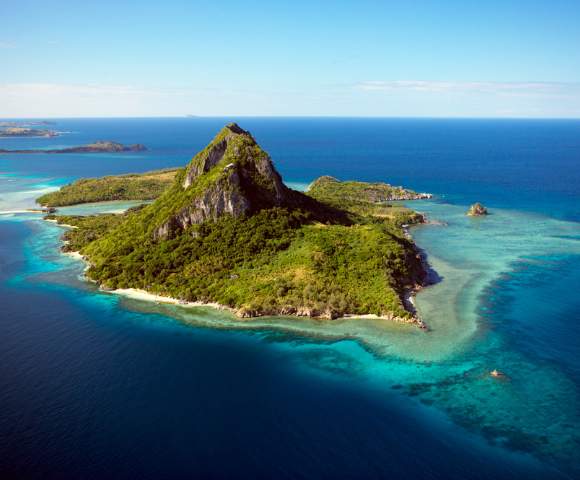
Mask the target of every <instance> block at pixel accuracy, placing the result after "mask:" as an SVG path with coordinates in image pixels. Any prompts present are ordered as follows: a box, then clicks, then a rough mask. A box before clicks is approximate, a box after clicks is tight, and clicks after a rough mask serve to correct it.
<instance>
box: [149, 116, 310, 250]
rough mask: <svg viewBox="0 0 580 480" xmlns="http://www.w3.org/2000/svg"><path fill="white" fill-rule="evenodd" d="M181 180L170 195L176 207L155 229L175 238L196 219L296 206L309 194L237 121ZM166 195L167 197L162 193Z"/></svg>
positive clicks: (156, 233)
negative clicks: (289, 181) (287, 181)
mask: <svg viewBox="0 0 580 480" xmlns="http://www.w3.org/2000/svg"><path fill="white" fill-rule="evenodd" d="M177 182H180V183H179V186H178V187H177V188H174V189H172V192H171V194H170V195H169V196H168V197H167V198H164V199H163V201H164V202H166V203H170V202H171V208H169V209H166V208H165V207H163V208H164V210H166V211H167V210H170V211H171V212H172V213H171V214H170V215H169V216H168V218H166V220H165V221H163V223H161V224H160V225H159V226H158V227H157V228H156V229H155V231H154V238H157V239H159V238H170V237H172V236H175V235H176V234H178V233H179V232H180V231H183V230H185V229H186V228H188V227H189V226H191V225H193V224H199V223H202V222H204V221H206V220H217V219H218V218H219V217H220V216H222V215H226V214H229V215H232V216H234V217H239V216H242V215H249V214H252V213H255V212H257V211H259V210H262V209H264V208H273V207H289V208H293V207H295V206H298V205H299V204H300V203H301V202H303V201H304V200H303V197H304V196H303V195H301V194H300V193H298V192H295V191H293V190H291V189H289V188H288V187H286V186H285V185H284V183H283V182H282V178H281V177H280V175H279V174H278V172H277V171H276V169H275V168H274V165H273V164H272V160H271V159H270V157H269V156H268V154H267V153H266V152H265V151H264V150H262V149H261V148H260V146H259V145H258V144H257V143H256V141H255V140H254V138H253V137H252V135H251V134H250V133H249V132H247V131H245V130H244V129H242V128H241V127H239V126H238V125H237V124H235V123H230V124H228V125H226V126H225V127H224V128H222V129H221V131H220V132H219V133H218V134H217V135H216V136H215V138H214V139H213V140H212V141H211V142H210V144H209V145H208V146H207V147H206V148H204V149H203V150H202V151H201V152H199V153H198V154H197V155H196V156H195V157H194V158H193V159H192V160H191V162H190V163H189V165H188V166H187V168H186V171H185V175H184V176H183V177H182V179H181V180H177ZM160 200H161V199H160Z"/></svg>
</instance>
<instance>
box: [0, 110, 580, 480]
mask: <svg viewBox="0 0 580 480" xmlns="http://www.w3.org/2000/svg"><path fill="white" fill-rule="evenodd" d="M232 120H236V121H238V123H239V124H240V125H241V126H242V127H243V128H245V129H248V130H250V131H251V132H252V134H253V135H254V136H255V138H256V139H257V141H258V142H259V143H260V144H261V145H262V146H263V147H264V148H265V149H266V150H267V151H268V152H269V153H270V155H271V156H272V158H273V160H274V162H275V164H276V166H277V168H278V169H279V171H280V172H281V174H282V176H283V177H284V179H285V181H286V182H287V183H288V184H289V185H291V186H293V187H294V188H299V189H304V188H306V186H307V185H308V183H309V182H311V181H312V180H313V179H315V178H316V177H318V176H320V175H323V174H326V175H333V176H335V177H338V178H340V179H344V180H346V179H359V180H366V181H386V182H389V183H392V184H395V185H404V186H406V187H409V188H412V189H414V190H418V191H424V192H430V193H433V194H435V198H434V199H433V200H430V201H416V202H408V204H409V205H410V206H411V207H412V208H415V209H416V210H419V211H422V212H425V213H426V214H427V215H428V217H429V219H430V220H431V221H432V224H430V225H425V226H420V227H415V228H413V229H412V232H411V233H412V235H413V237H414V238H415V241H416V242H417V244H418V245H419V246H420V247H421V248H422V249H423V250H424V251H425V252H426V253H427V255H428V260H429V262H430V264H431V266H432V267H433V269H434V270H435V271H436V272H437V274H438V276H439V280H440V281H439V282H438V283H436V284H435V285H433V286H431V287H428V288H426V289H424V290H423V291H422V292H420V293H419V295H418V296H417V298H416V303H417V308H418V310H419V312H420V314H421V315H422V317H423V319H424V320H425V321H426V323H427V324H429V326H430V327H431V331H430V332H428V333H424V332H420V331H418V330H417V329H414V328H410V327H407V326H399V325H389V324H385V322H381V321H377V320H363V319H348V320H337V321H334V322H332V323H329V322H320V321H313V320H307V319H284V318H261V319H256V320H253V321H250V322H244V323H241V322H238V321H236V320H235V319H233V318H232V317H231V316H229V315H228V314H226V313H223V312H218V311H215V310H212V309H209V308H197V309H192V308H183V307H179V306H169V305H156V304H153V303H148V302H142V301H138V300H134V299H129V298H124V297H120V296H116V295H112V294H107V293H103V292H99V291H98V290H97V289H96V288H95V286H94V285H92V284H90V283H87V282H85V281H84V280H83V279H82V271H83V268H84V267H83V264H82V263H81V262H79V261H78V260H76V259H74V258H72V257H69V256H65V255H62V254H61V253H60V252H59V246H60V236H61V234H62V232H63V229H62V227H58V226H56V225H54V224H52V223H49V222H44V221H42V220H41V216H40V215H38V214H34V213H31V212H27V211H26V209H27V208H30V207H31V206H33V205H34V198H35V197H37V196H39V195H40V194H41V193H43V192H45V191H50V190H52V189H55V188H57V187H58V186H60V185H62V184H64V183H67V182H70V181H71V180H73V179H75V178H79V177H91V176H102V175H107V174H119V173H129V172H142V171H147V170H152V169H157V168H162V167H172V166H182V165H184V164H186V163H187V161H188V160H189V159H190V158H191V157H192V156H193V155H194V154H195V153H196V152H197V151H198V150H200V149H201V148H203V147H204V146H205V145H206V144H207V143H208V142H209V141H210V140H211V138H212V137H213V136H214V135H215V134H216V133H217V131H218V130H219V129H220V128H221V127H222V126H223V125H224V124H225V123H227V122H228V121H232ZM50 128H54V129H57V130H59V131H63V132H66V133H64V134H63V135H62V136H60V137H56V138H28V139H23V138H21V139H15V138H12V139H0V143H1V145H0V148H7V149H9V148H46V147H51V148H58V147H64V146H74V145H80V144H84V143H88V142H91V141H94V140H99V139H105V140H115V141H119V142H122V143H143V144H145V145H146V146H147V147H149V149H150V150H149V151H147V152H139V153H129V154H103V155H101V154H98V155H96V154H95V155H75V154H71V155H46V154H35V155H2V156H0V477H1V478H111V479H112V478H142V479H146V478H152V479H153V478H155V479H157V478H191V477H194V478H269V479H270V478H332V479H336V478H391V479H397V478H405V479H408V478H418V479H423V478H425V479H487V478H493V479H504V478H505V479H508V478H510V479H521V478H526V479H536V478H538V479H552V478H554V479H566V478H570V479H571V478H580V121H564V120H561V121H560V120H551V121H541V120H430V119H425V120H418V119H415V120H411V119H306V118H291V119H290V118H286V119H282V118H240V119H235V118H231V119H230V118H228V119H220V118H212V119H208V118H182V119H118V120H110V119H106V120H105V119H99V120H97V119H75V120H72V119H62V120H57V121H56V125H54V126H51V127H50ZM475 201H480V202H482V203H483V204H485V205H486V206H487V207H488V208H489V209H490V211H491V215H489V216H488V217H486V218H477V219H474V218H468V217H466V216H465V215H464V213H465V211H466V209H467V207H468V206H469V205H470V204H471V203H473V202H475ZM128 205H129V204H128V203H123V202H113V203H110V204H106V205H92V206H90V205H89V206H80V207H71V208H69V209H62V211H67V210H68V211H69V212H70V213H77V214H88V213H94V212H98V211H122V210H123V209H124V208H126V207H127V206H128ZM494 368H496V369H499V370H501V371H502V372H505V373H506V377H504V378H502V379H499V380H498V379H494V378H492V377H490V376H489V371H490V370H492V369H494Z"/></svg>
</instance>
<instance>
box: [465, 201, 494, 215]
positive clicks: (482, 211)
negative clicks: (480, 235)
mask: <svg viewBox="0 0 580 480" xmlns="http://www.w3.org/2000/svg"><path fill="white" fill-rule="evenodd" d="M488 214H489V212H488V211H487V208H485V207H484V206H483V205H482V204H481V203H479V202H477V203H474V204H473V205H471V207H469V210H468V211H467V213H466V215H468V216H469V217H482V216H485V215H488Z"/></svg>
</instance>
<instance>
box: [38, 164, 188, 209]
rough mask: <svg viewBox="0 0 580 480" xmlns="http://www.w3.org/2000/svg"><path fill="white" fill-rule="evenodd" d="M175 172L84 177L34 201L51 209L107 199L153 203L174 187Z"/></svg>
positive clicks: (173, 170) (175, 170)
mask: <svg viewBox="0 0 580 480" xmlns="http://www.w3.org/2000/svg"><path fill="white" fill-rule="evenodd" d="M177 172H178V170H177V169H165V170H157V171H154V172H147V173H140V174H129V175H116V176H110V177H103V178H84V179H81V180H77V181H76V182H73V183H71V184H70V185H65V186H64V187H62V188H61V189H60V190H58V191H56V192H51V193H47V194H45V195H43V196H41V197H39V198H37V199H36V202H37V203H39V204H41V205H44V206H50V207H63V206H66V205H77V204H79V203H90V202H104V201H110V200H153V199H155V198H157V197H159V196H160V195H161V194H162V193H163V192H164V191H165V190H166V189H167V188H168V187H169V186H170V185H172V184H173V180H174V178H175V174H176V173H177Z"/></svg>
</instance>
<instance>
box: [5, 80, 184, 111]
mask: <svg viewBox="0 0 580 480" xmlns="http://www.w3.org/2000/svg"><path fill="white" fill-rule="evenodd" d="M189 93H191V92H189ZM189 93H188V91H187V90H179V89H160V88H145V87H140V86H135V85H96V84H60V83H5V84H0V117H10V116H32V117H34V116H93V115H94V116H108V115H120V116H122V115H174V114H179V113H180V112H179V110H178V109H175V107H176V105H177V104H179V102H178V101H177V102H176V101H175V99H179V98H180V97H183V96H187V95H188V94H189ZM170 99H174V100H173V101H169V100H170Z"/></svg>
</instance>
